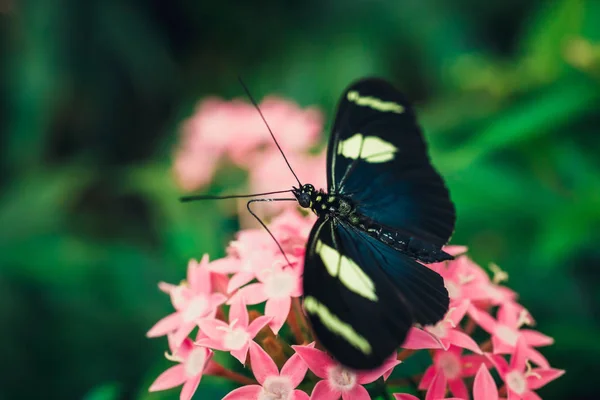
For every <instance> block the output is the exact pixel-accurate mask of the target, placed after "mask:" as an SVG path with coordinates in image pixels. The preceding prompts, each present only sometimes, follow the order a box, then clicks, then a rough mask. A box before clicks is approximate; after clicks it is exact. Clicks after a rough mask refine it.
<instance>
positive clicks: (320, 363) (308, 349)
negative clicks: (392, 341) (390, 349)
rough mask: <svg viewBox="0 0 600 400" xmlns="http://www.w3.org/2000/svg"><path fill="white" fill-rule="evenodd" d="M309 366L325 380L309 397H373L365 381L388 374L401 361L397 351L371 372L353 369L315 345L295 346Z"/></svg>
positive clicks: (317, 399) (350, 399)
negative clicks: (365, 386)
mask: <svg viewBox="0 0 600 400" xmlns="http://www.w3.org/2000/svg"><path fill="white" fill-rule="evenodd" d="M292 348H293V349H294V350H296V354H298V355H299V356H300V357H301V358H302V359H303V360H304V362H305V363H306V364H307V365H308V368H309V369H310V370H311V371H312V372H313V373H314V374H315V375H317V376H318V377H319V378H321V379H323V380H322V381H319V382H317V384H316V385H315V388H314V389H313V392H312V394H311V396H310V398H311V399H315V400H336V399H339V398H340V397H341V398H342V399H344V400H366V399H370V396H369V393H368V392H367V389H365V388H364V386H362V385H365V384H368V383H371V382H374V381H375V380H377V379H378V378H379V377H380V376H384V378H387V377H389V375H390V374H391V373H392V370H393V369H394V367H395V366H396V365H398V364H400V361H398V360H397V359H396V354H393V355H391V356H390V358H388V359H387V360H386V361H385V362H384V363H383V365H381V366H380V367H379V368H376V369H374V370H372V371H353V370H350V369H347V368H345V367H343V366H342V365H340V364H339V363H337V362H335V361H334V360H333V359H332V358H331V357H330V356H329V355H328V354H327V353H325V352H323V351H321V350H317V349H315V348H313V347H312V346H292Z"/></svg>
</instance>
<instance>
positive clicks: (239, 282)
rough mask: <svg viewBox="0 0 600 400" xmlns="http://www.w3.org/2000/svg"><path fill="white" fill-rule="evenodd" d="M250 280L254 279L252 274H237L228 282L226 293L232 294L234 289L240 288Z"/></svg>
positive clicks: (243, 272)
mask: <svg viewBox="0 0 600 400" xmlns="http://www.w3.org/2000/svg"><path fill="white" fill-rule="evenodd" d="M252 279H254V272H247V271H240V272H238V273H237V274H235V275H233V276H232V277H231V279H230V280H229V283H228V284H227V293H233V292H234V291H235V290H236V289H239V288H241V287H242V286H244V285H245V284H246V283H248V282H250V281H251V280H252Z"/></svg>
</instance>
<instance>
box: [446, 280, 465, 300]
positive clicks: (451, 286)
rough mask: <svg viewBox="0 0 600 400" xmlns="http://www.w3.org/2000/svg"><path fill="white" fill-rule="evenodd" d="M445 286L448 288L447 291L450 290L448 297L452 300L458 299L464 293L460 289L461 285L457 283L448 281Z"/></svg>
mask: <svg viewBox="0 0 600 400" xmlns="http://www.w3.org/2000/svg"><path fill="white" fill-rule="evenodd" d="M444 285H445V286H446V289H447V290H448V296H449V297H450V298H451V299H458V298H459V297H460V295H461V293H462V290H461V288H460V285H457V284H456V283H454V282H452V281H450V280H447V281H446V282H444Z"/></svg>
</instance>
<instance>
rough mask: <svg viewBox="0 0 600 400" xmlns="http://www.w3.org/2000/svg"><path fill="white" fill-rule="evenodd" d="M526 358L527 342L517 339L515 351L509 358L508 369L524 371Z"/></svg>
mask: <svg viewBox="0 0 600 400" xmlns="http://www.w3.org/2000/svg"><path fill="white" fill-rule="evenodd" d="M526 360H527V343H525V340H524V339H522V338H519V340H517V345H516V347H515V352H514V353H513V355H512V357H511V359H510V369H512V370H515V369H516V370H518V371H525V361H526Z"/></svg>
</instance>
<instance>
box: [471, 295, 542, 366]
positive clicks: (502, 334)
mask: <svg viewBox="0 0 600 400" xmlns="http://www.w3.org/2000/svg"><path fill="white" fill-rule="evenodd" d="M470 314H471V317H472V318H473V319H474V320H475V322H477V324H479V325H480V326H481V327H482V328H483V329H484V330H486V331H487V332H489V333H490V334H491V335H492V344H493V346H494V353H495V354H509V353H512V352H513V351H514V350H515V348H516V345H517V341H518V340H519V338H523V340H524V341H525V344H526V345H527V348H526V352H527V357H528V358H529V359H530V360H532V361H533V362H535V363H536V364H538V365H540V366H544V367H548V366H549V364H548V361H547V360H546V359H545V358H544V356H542V355H541V354H540V353H539V352H538V351H536V350H534V349H533V348H532V347H539V346H548V345H550V344H552V343H554V339H552V338H551V337H549V336H546V335H544V334H542V333H540V332H537V331H534V330H531V329H521V326H523V325H527V324H531V323H532V322H531V321H532V320H531V316H530V315H529V312H528V311H527V310H526V309H524V308H522V307H517V306H516V305H515V304H514V303H511V302H509V303H505V304H503V305H502V306H500V308H499V309H498V321H496V320H495V319H494V318H492V317H491V316H490V315H489V314H488V313H486V312H484V311H480V310H478V309H472V310H471V313H470Z"/></svg>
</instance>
